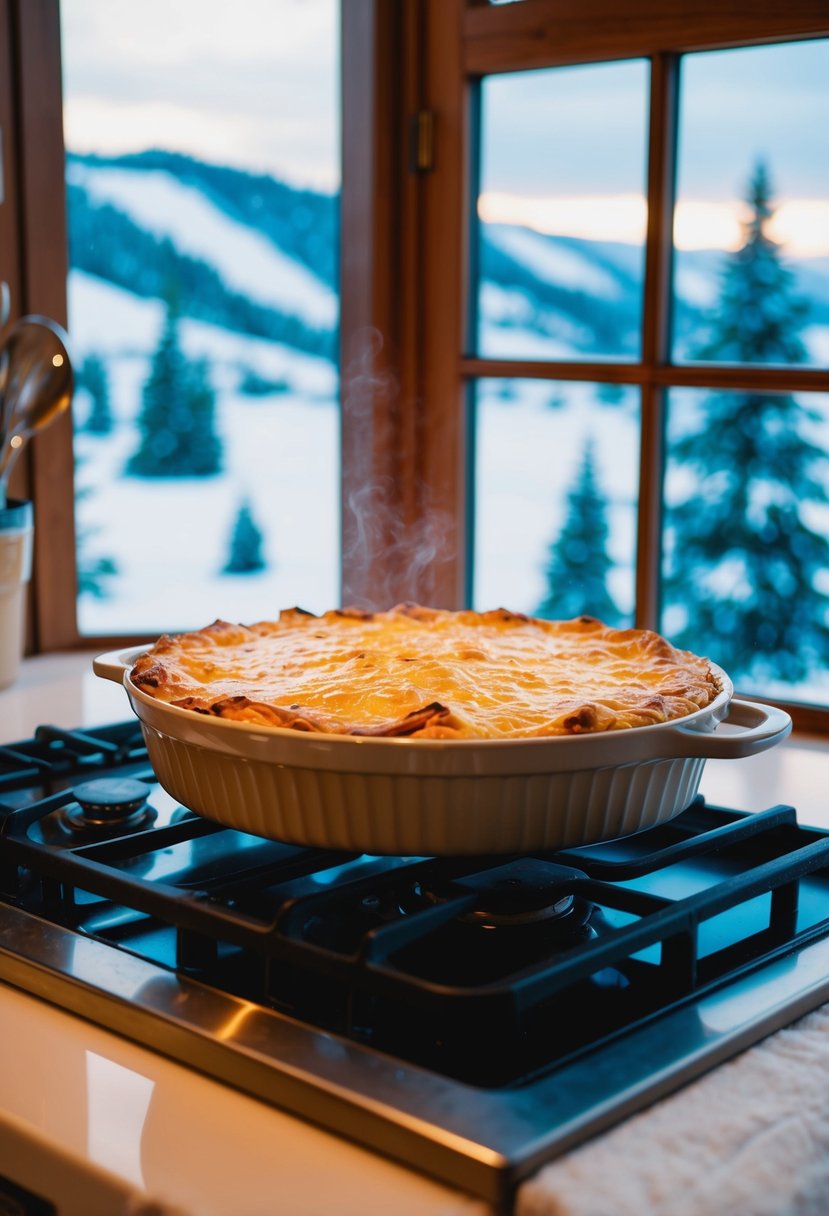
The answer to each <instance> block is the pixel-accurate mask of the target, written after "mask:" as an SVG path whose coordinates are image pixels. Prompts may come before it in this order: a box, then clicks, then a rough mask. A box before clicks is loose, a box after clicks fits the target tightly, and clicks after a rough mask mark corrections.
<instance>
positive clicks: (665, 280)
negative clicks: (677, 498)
mask: <svg viewBox="0 0 829 1216" xmlns="http://www.w3.org/2000/svg"><path fill="white" fill-rule="evenodd" d="M678 92H679V60H678V57H677V56H676V55H656V56H654V58H653V60H652V61H651V89H650V117H649V138H648V183H647V190H648V227H647V234H646V245H645V294H644V307H643V315H642V364H643V368H644V371H645V382H644V383H643V385H642V422H641V440H640V451H639V459H640V490H639V519H638V532H637V559H636V623H637V625H639V626H640V627H649V628H655V627H656V625H657V623H658V620H659V569H660V564H661V554H662V539H661V534H662V481H663V472H664V435H663V430H664V427H663V418H664V408H663V407H664V399H665V393H664V389H663V388H661V387H658V386H657V385H656V384H654V382H653V381H652V380H651V379H650V376H649V373H650V372H651V371H652V370H653V369H655V368H656V367H659V366H662V365H664V364H665V363H666V362H667V361H668V356H669V346H670V303H671V255H672V248H673V236H672V231H673V208H674V188H675V180H676V132H677V112H678Z"/></svg>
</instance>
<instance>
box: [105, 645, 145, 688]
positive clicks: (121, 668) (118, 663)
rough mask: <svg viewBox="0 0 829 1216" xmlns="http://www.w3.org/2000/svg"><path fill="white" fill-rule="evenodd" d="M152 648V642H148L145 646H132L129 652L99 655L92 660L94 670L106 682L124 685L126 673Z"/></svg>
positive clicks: (111, 651) (122, 651)
mask: <svg viewBox="0 0 829 1216" xmlns="http://www.w3.org/2000/svg"><path fill="white" fill-rule="evenodd" d="M150 646H152V642H146V643H145V644H144V645H143V646H130V648H129V649H128V650H108V651H107V652H106V654H99V655H97V656H96V657H95V658H94V659H93V660H92V670H93V671H94V672H95V675H96V676H101V677H102V679H104V680H112V681H113V682H114V683H115V684H123V683H124V672H125V671H129V670H130V668H131V667H132V665H133V663H134V662H135V660H136V659H137V658H138V656H139V655H140V654H143V653H144V651H145V650H148V649H149V647H150Z"/></svg>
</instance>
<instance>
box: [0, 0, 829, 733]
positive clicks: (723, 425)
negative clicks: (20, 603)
mask: <svg viewBox="0 0 829 1216" xmlns="http://www.w3.org/2000/svg"><path fill="white" fill-rule="evenodd" d="M67 2H68V3H71V0H67ZM10 8H13V9H14V17H15V20H14V22H13V23H12V28H13V29H14V30H15V31H16V33H15V37H16V40H17V41H16V47H17V49H16V52H15V53H16V55H17V57H18V58H19V60H20V72H19V73H18V80H19V90H18V95H17V96H16V97H15V96H11V97H10V98H9V97H6V95H5V94H2V93H0V106H3V105H5V106H6V110H7V111H8V110H9V109H10V108H11V109H14V107H15V106H16V107H17V110H18V111H19V113H18V117H17V121H16V124H13V130H12V136H11V137H10V139H7V140H6V141H5V151H6V156H7V161H10V163H16V159H15V158H16V156H17V152H16V148H15V146H14V145H15V141H17V145H18V146H19V150H20V151H22V152H24V153H25V155H21V156H19V157H18V158H17V159H19V161H20V163H21V164H22V176H21V181H20V188H19V190H15V191H13V197H12V200H11V201H12V211H13V218H14V223H15V224H17V225H18V226H19V233H20V244H19V248H20V250H21V254H20V263H21V264H20V266H19V267H18V268H17V269H16V270H14V269H13V271H12V273H11V274H9V273H5V272H4V277H7V278H10V279H12V280H13V286H14V284H15V282H16V283H17V284H18V286H19V287H20V288H21V302H22V304H23V306H24V310H30V311H35V310H37V311H42V312H47V313H51V314H52V315H55V316H58V317H60V311H61V307H62V305H61V300H62V296H61V294H60V290H59V286H58V285H59V284H60V283H61V275H62V269H63V268H62V267H61V265H60V259H61V247H60V242H59V241H58V242H56V241H55V240H52V241H51V244H50V241H49V239H48V238H47V236H46V234H48V233H50V232H53V231H54V230H56V229H57V230H60V224H61V223H62V217H61V215H60V214H59V213H58V212H57V211H56V206H57V205H56V203H55V200H54V198H53V196H52V194H51V193H50V192H49V191H48V190H44V189H43V188H42V187H43V184H44V183H45V184H46V185H48V184H49V180H50V179H49V177H48V174H47V175H46V176H45V177H43V176H39V173H40V171H41V170H42V168H43V166H44V165H45V164H46V163H47V162H48V163H49V164H53V163H54V161H55V159H56V158H58V151H59V144H60V137H59V128H57V127H56V116H59V112H60V96H59V93H57V92H56V89H55V80H54V71H53V70H51V74H50V73H49V71H47V70H46V68H44V66H43V65H44V64H46V67H47V68H48V67H49V65H52V69H53V68H54V63H55V54H54V50H55V48H54V36H53V35H54V31H53V32H52V35H51V39H52V40H51V42H50V34H49V27H48V23H46V25H44V23H42V22H41V23H38V22H37V21H36V20H35V19H34V17H33V16H31V15H30V12H31V6H27V5H26V4H23V3H21V0H2V6H0V11H2V13H4V14H5V15H6V17H8V15H9V9H10ZM47 8H48V6H47ZM818 9H819V6H815V5H814V4H813V2H812V0H793V3H790V4H789V5H787V6H785V9H783V8H781V9H780V10H779V11H774V12H772V11H771V10H768V9H766V10H764V11H762V12H758V11H757V6H756V5H752V4H750V3H748V2H747V0H746V2H745V3H743V2H741V3H738V4H730V5H728V6H727V11H726V10H723V9H722V6H720V5H717V4H714V3H713V2H712V3H710V4H707V3H705V4H701V5H700V4H697V5H694V6H693V8H691V6H688V7H687V8H686V6H684V5H681V4H679V5H674V6H668V8H665V7H664V6H653V5H651V4H649V3H644V2H642V3H638V4H637V3H635V2H634V3H633V4H631V5H627V6H626V9H625V20H624V22H620V21H619V20H618V7H617V6H616V5H614V4H612V3H611V2H610V0H593V2H592V3H590V4H585V3H583V2H582V0H522V2H521V3H481V2H476V0H400V3H399V4H394V5H389V4H386V3H384V2H382V0H353V2H351V0H350V2H349V3H348V4H347V5H344V6H343V8H342V12H343V22H342V48H341V51H342V135H343V154H342V155H343V161H342V164H343V187H342V197H341V207H340V215H341V243H340V284H341V297H340V368H339V370H340V411H341V420H342V431H341V456H342V476H343V486H342V498H341V528H342V536H341V553H342V599H343V600H344V601H347V602H361V603H365V604H371V603H377V604H385V603H388V602H389V601H390V600H393V599H398V600H399V599H404V598H413V599H419V600H421V601H423V602H430V603H435V604H439V605H447V606H457V605H460V604H462V603H469V602H472V603H474V604H475V605H476V606H480V607H485V606H491V605H492V603H493V602H494V601H495V600H496V599H497V600H499V601H503V602H505V603H508V604H510V605H511V606H515V607H523V608H525V609H529V610H545V611H547V610H549V611H550V612H554V611H555V604H556V603H557V602H562V597H563V594H564V591H563V589H564V588H566V589H568V591H569V590H572V589H574V588H578V587H579V586H580V585H581V586H586V571H585V567H584V550H585V548H589V549H590V558H591V559H592V560H591V565H590V571H589V572H590V575H591V577H593V579H594V583H593V590H591V591H590V600H591V603H596V602H602V597H603V596H604V597H606V598H605V599H604V601H603V602H604V610H605V611H606V613H607V614H608V615H612V614H613V613H614V612H615V613H616V614H617V619H618V620H619V621H621V622H624V621H629V620H633V621H635V622H636V623H637V624H638V625H641V626H651V627H657V628H662V629H663V630H665V631H666V632H668V633H669V634H670V635H672V636H675V637H676V638H677V639H682V640H688V641H690V642H692V643H693V644H694V645H695V646H699V647H701V648H703V649H708V650H710V652H711V654H712V658H714V659H716V660H718V661H720V662H721V663H722V665H723V666H725V667H726V668H727V669H728V668H730V667H732V664H731V663H730V661H729V659H730V657H731V656H732V655H733V657H734V664H733V670H734V674H735V675H736V676H737V677H738V685H739V686H740V688H741V690H742V691H745V692H747V693H751V694H754V695H761V696H769V697H774V698H777V699H780V700H783V701H784V702H788V703H789V704H791V705H792V706H793V707H794V712H795V717H796V721H798V723H799V724H801V725H811V726H820V727H822V728H825V725H826V721H827V713H826V710H827V708H829V687H827V684H826V681H825V678H824V677H823V676H822V673H821V671H820V669H819V668H820V658H819V656H820V655H821V654H825V653H827V648H826V646H825V644H824V631H825V630H826V628H827V627H829V617H827V611H826V603H827V597H829V585H827V566H829V563H827V561H826V556H825V554H826V545H827V544H829V518H827V510H828V509H829V508H827V497H829V479H827V475H826V471H825V468H826V463H825V462H826V459H827V452H829V436H827V418H829V411H827V401H829V370H827V366H828V365H829V350H828V349H827V345H826V337H825V335H826V333H827V325H829V317H827V315H826V313H825V308H826V305H825V300H826V298H827V295H829V293H827V291H826V288H825V284H826V271H825V266H826V259H827V251H825V250H824V251H823V252H821V249H822V247H821V246H820V244H819V240H820V234H821V233H825V232H826V231H827V224H826V219H825V215H826V210H825V209H826V205H827V199H829V183H827V181H826V180H825V178H824V177H821V172H823V173H825V166H826V164H827V163H829V157H827V155H826V153H827V148H826V144H825V141H826V135H825V132H826V130H827V129H829V122H827V117H826V108H827V97H829V93H827V86H826V84H825V81H826V80H827V79H829V72H827V70H826V65H827V62H829V59H827V48H828V47H829V20H827V18H826V16H825V13H823V12H821V11H818ZM44 81H46V86H45V87H44ZM36 86H37V87H36ZM771 102H773V103H774V104H773V105H769V103H771ZM764 107H765V108H764ZM3 113H4V111H2V110H0V120H2V115H3ZM514 115H518V116H519V117H518V119H515V118H513V117H512V116H514ZM35 124H39V125H37V129H36V131H35ZM511 124H512V125H511ZM511 130H512V132H513V137H512V139H511V137H510V131H511ZM35 134H36V135H37V139H35V138H34V135H35ZM35 148H36V149H37V150H36V151H35V150H34V149H35ZM534 150H536V151H537V155H534ZM804 167H807V168H808V170H809V174H811V176H808V175H807V176H803V170H804ZM711 170H713V173H712V172H711ZM8 174H9V170H8V169H7V180H8ZM534 183H535V184H534ZM534 190H535V191H537V194H538V196H539V198H540V199H541V201H542V202H544V201H545V200H548V199H549V197H550V196H555V197H556V199H557V202H558V206H557V208H556V209H554V212H552V211H551V210H550V208H549V207H547V208H546V211H545V215H544V217H543V219H542V220H539V218H538V206H537V204H538V202H539V198H534V196H533V191H534ZM7 193H8V191H7ZM534 208H535V211H534V210H533V209H534ZM24 213H25V217H26V224H25V226H24V225H23V223H22V217H23V215H24ZM8 218H9V211H8V210H7V211H6V215H5V218H3V217H2V209H1V208H0V222H2V223H6V224H7V225H8ZM700 224H702V225H703V228H702V229H701V228H700ZM705 224H708V225H709V229H708V235H707V236H706V235H705V231H704V226H705ZM711 225H713V229H714V230H715V232H716V235H715V237H711V235H710V234H711V231H712V229H711ZM717 225H720V227H717ZM723 225H724V227H723ZM723 232H724V233H725V235H721V234H722V233H723ZM810 232H811V233H813V234H817V235H816V236H815V238H814V240H813V243H812V245H811V246H808V240H807V238H808V234H809V233H810ZM752 240H753V242H754V244H752V243H751V242H752ZM815 241H817V244H815V243H814V242H815ZM804 242H806V244H805V246H804ZM746 250H747V251H748V252H746V253H744V252H743V251H746ZM15 275H16V276H17V277H16V278H15ZM752 275H754V276H755V278H754V279H751V276H752ZM761 281H762V282H763V283H765V285H766V289H765V291H764V292H762V293H760V294H758V291H757V289H756V284H757V283H758V282H761ZM747 282H751V283H752V286H751V290H750V292H749V295H750V298H751V300H752V301H754V303H755V304H756V303H757V302H758V300H759V301H760V302H761V307H760V308H759V310H756V311H755V313H754V314H752V315H749V312H743V311H741V312H740V324H739V325H738V326H737V327H736V334H737V337H738V338H739V339H741V340H742V339H744V338H745V336H746V333H745V331H746V328H747V327H748V326H750V325H755V327H758V326H759V327H760V329H763V331H764V335H765V334H766V331H767V330H769V328H771V329H774V326H776V327H777V328H776V331H775V333H776V336H775V337H774V340H773V341H772V340H771V339H770V340H769V343H768V344H765V336H764V344H763V345H759V344H758V343H755V344H754V345H753V346H752V345H751V344H749V345H746V343H745V342H744V341H742V342H741V341H737V342H736V343H735V342H734V341H731V340H729V336H728V333H727V326H726V324H725V320H726V319H727V313H728V309H729V308H731V315H732V320H733V319H734V308H735V301H739V300H740V299H741V298H743V296H741V293H743V295H744V294H745V292H746V291H747V290H748V289H747V287H746V284H747ZM772 323H773V324H772ZM755 332H756V328H755ZM732 336H733V335H732ZM726 434H727V435H728V438H729V444H731V445H732V446H730V447H728V451H729V452H731V451H732V450H733V452H734V456H733V461H734V462H737V463H738V464H739V463H740V462H743V463H745V462H746V461H750V462H753V461H754V460H755V458H757V459H759V457H760V456H764V458H765V459H766V462H767V463H766V470H765V473H763V472H762V470H759V471H758V472H757V476H756V477H754V472H755V466H754V464H752V465H751V471H752V477H753V480H752V479H749V478H746V477H743V478H742V480H741V479H740V477H739V475H738V474H736V473H735V470H734V468H733V467H732V466H731V465H729V466H728V468H726V467H724V465H723V461H724V455H723V453H724V451H725V448H726V445H725V444H724V443H723V442H722V440H723V437H724V435H726ZM741 434H742V435H743V436H744V437H745V439H746V444H744V445H743V446H742V448H739V446H738V445H737V444H736V438H739V436H740V435H741ZM42 438H43V442H41V443H39V444H38V446H37V450H36V452H35V453H34V454H33V456H34V459H33V462H32V466H31V470H30V473H31V478H32V490H33V492H34V494H35V497H36V500H37V502H38V505H39V510H40V522H39V525H38V537H39V539H38V546H39V549H38V563H37V565H38V584H37V605H36V607H37V621H38V634H39V636H38V639H37V642H38V644H39V645H40V646H41V647H54V646H57V645H66V644H71V643H72V642H73V641H74V640H75V638H76V634H75V633H74V632H73V628H74V627H73V626H72V627H70V626H68V625H67V614H68V608H67V603H66V591H67V588H71V586H72V581H71V580H72V578H73V577H74V566H73V562H72V560H71V559H70V558H69V557H68V556H67V555H68V554H70V553H72V552H74V543H73V542H72V543H71V544H69V543H67V536H68V535H69V533H70V532H71V527H72V524H71V520H72V502H71V497H70V496H69V495H68V493H67V487H68V486H70V484H71V467H70V466H71V448H70V447H69V445H68V442H67V431H66V428H56V430H55V433H54V434H52V433H51V432H50V433H47V435H45V436H43V437H42ZM732 441H734V442H733V444H732ZM747 445H748V446H747ZM751 445H753V446H751ZM712 451H713V452H716V453H718V460H719V461H720V463H719V464H717V462H716V461H713V462H712V461H711V460H710V459H709V458H708V457H707V455H706V453H708V452H712ZM732 463H733V462H732ZM741 484H742V485H748V486H749V488H750V491H751V494H750V501H744V502H743V503H742V504H740V503H739V496H738V489H739V486H740V485H741ZM728 495H731V499H730V506H729V507H728V510H729V511H730V516H729V518H730V519H732V521H736V522H734V528H733V529H732V530H731V531H729V532H728V535H727V536H724V535H723V534H722V531H721V530H720V531H719V533H718V532H717V530H716V529H715V528H714V527H713V521H714V519H715V518H716V511H715V508H716V509H717V510H719V509H720V508H722V507H723V506H724V504H725V505H727V500H728ZM700 506H702V507H704V508H705V510H706V511H707V512H708V516H707V520H708V525H709V526H708V528H707V532H705V530H704V529H702V530H700V528H697V529H696V531H694V530H693V529H692V528H691V527H690V524H689V520H693V521H695V522H696V523H699V521H700V509H699V508H700ZM740 512H742V514H740ZM585 514H588V515H590V516H591V518H593V519H594V521H595V524H594V528H593V533H592V535H593V538H594V539H593V541H592V542H591V543H590V544H588V542H587V540H586V538H585V536H584V535H580V534H579V529H578V527H577V524H578V521H579V520H580V519H581V518H582V517H583V516H584V515H585ZM78 519H79V522H81V523H82V522H83V515H82V511H81V509H80V508H79V511H78ZM44 523H45V525H46V526H43V525H44ZM736 532H741V533H742V534H744V537H745V538H747V539H746V543H745V544H744V546H743V550H742V552H737V551H736V549H735V546H734V541H735V533H736ZM596 538H598V540H596ZM71 539H72V538H71V536H70V540H71ZM726 544H727V545H728V546H729V547H728V548H727V549H726ZM712 546H713V548H712ZM718 546H719V547H718ZM784 554H788V556H789V557H791V556H792V555H794V557H796V558H797V561H796V562H795V563H794V564H792V562H791V561H790V562H789V563H788V564H787V563H786V561H782V560H777V559H778V557H781V556H782V555H784ZM798 555H799V556H798ZM580 563H581V565H580ZM758 571H762V577H763V578H765V577H766V576H767V575H768V576H770V577H771V576H773V577H775V578H776V579H777V583H778V584H779V585H778V586H777V587H776V590H777V592H779V595H778V598H777V599H776V600H775V601H774V613H775V614H776V618H777V624H778V625H780V624H781V614H782V613H783V612H784V607H783V605H784V604H785V603H786V602H787V601H786V596H788V599H789V601H791V602H794V601H795V600H796V601H797V603H798V604H799V605H802V606H803V608H804V611H806V613H807V616H808V621H807V622H806V624H804V623H803V622H804V621H806V618H801V620H800V625H801V626H802V628H800V637H801V639H802V638H803V637H806V636H807V635H808V639H809V640H808V642H800V641H798V638H797V636H795V635H796V633H797V631H793V630H792V629H789V630H788V636H785V637H784V635H785V634H786V632H787V631H786V630H785V629H781V628H777V627H775V629H773V630H771V631H769V629H768V628H763V627H762V621H759V622H758V628H757V631H756V632H755V633H753V634H752V635H751V638H752V642H751V648H750V649H749V650H747V651H746V652H745V653H744V654H743V655H742V656H740V655H739V654H738V653H737V650H736V640H737V639H738V638H741V637H742V636H743V634H744V633H745V632H746V628H747V622H748V620H749V616H750V615H751V614H753V616H754V617H755V618H759V617H761V616H762V614H763V612H764V611H768V610H769V605H770V604H771V603H772V598H771V597H770V594H769V591H768V589H766V588H763V587H762V586H761V585H760V582H759V581H758V580H759V579H760V575H759V574H758V573H757V572H758ZM596 578H598V580H599V582H598V584H597V583H596V582H595V579H596ZM568 580H569V581H568ZM804 588H807V589H808V591H809V594H808V595H806V596H804V595H803V594H800V593H802V591H803V590H804ZM291 598H293V597H291ZM571 603H572V600H571V599H569V598H568V599H567V604H568V608H567V611H568V612H569V611H570V606H571ZM312 606H313V605H312ZM584 606H585V608H588V607H589V605H587V604H585V605H584ZM274 607H278V605H275V606H274ZM574 610H575V609H574ZM749 610H750V611H749ZM718 612H720V614H721V615H720V616H719V617H718V616H717V613H718ZM722 613H725V615H726V617H727V618H728V619H729V620H731V622H732V625H733V628H732V629H731V633H730V634H726V635H723V634H722V631H721V625H722V620H723V616H722ZM766 624H768V623H766ZM688 630H691V633H689V632H688ZM694 630H696V632H694ZM722 636H726V637H728V638H729V641H728V647H729V652H730V653H729V654H724V653H721V652H720V651H719V649H717V650H716V651H715V649H714V646H715V644H716V645H717V646H719V644H720V642H721V639H722ZM792 646H794V647H795V648H796V649H797V648H798V647H800V651H799V654H798V656H797V658H796V659H795V657H792V658H791V661H790V662H789V663H788V665H787V664H786V661H785V660H786V655H787V653H790V651H787V647H789V648H791V647H792ZM821 648H822V649H821ZM793 653H794V652H791V654H792V655H793ZM769 656H772V657H775V656H776V658H775V661H774V662H771V661H769V662H766V661H765V658H767V657H769ZM755 659H759V661H754V660H755ZM777 659H781V661H782V666H781V665H780V664H779V663H778V662H777Z"/></svg>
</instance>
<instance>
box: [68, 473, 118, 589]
mask: <svg viewBox="0 0 829 1216" xmlns="http://www.w3.org/2000/svg"><path fill="white" fill-rule="evenodd" d="M82 467H83V462H82V461H81V460H79V459H78V460H76V461H75V471H76V476H75V484H76V487H77V488H76V490H75V502H76V504H78V503H82V502H83V501H84V500H85V499H87V498H89V497H90V496H91V495H92V493H93V490H92V487H91V486H82V485H79V484H78V483H79V478H78V473H79V471H80V469H81V468H82ZM100 530H101V529H100V528H98V527H89V526H83V525H82V524H81V523H80V522H78V524H77V528H76V537H75V544H76V562H77V593H78V595H79V596H83V595H88V596H92V597H93V598H94V599H96V600H104V599H107V598H108V596H109V583H110V582H111V580H112V579H113V578H114V577H115V576H116V575H117V574H118V573H119V570H118V563H117V562H116V561H115V559H114V558H113V557H110V556H109V555H108V554H101V553H98V554H96V553H94V552H90V549H93V548H94V539H95V536H96V535H97V533H98V532H100Z"/></svg>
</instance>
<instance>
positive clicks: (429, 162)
mask: <svg viewBox="0 0 829 1216" xmlns="http://www.w3.org/2000/svg"><path fill="white" fill-rule="evenodd" d="M434 156H435V116H434V114H433V113H432V111H431V110H418V112H417V114H413V115H412V117H411V119H410V127H409V168H410V170H411V172H412V173H428V172H429V171H430V170H431V169H433V168H434Z"/></svg>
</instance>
